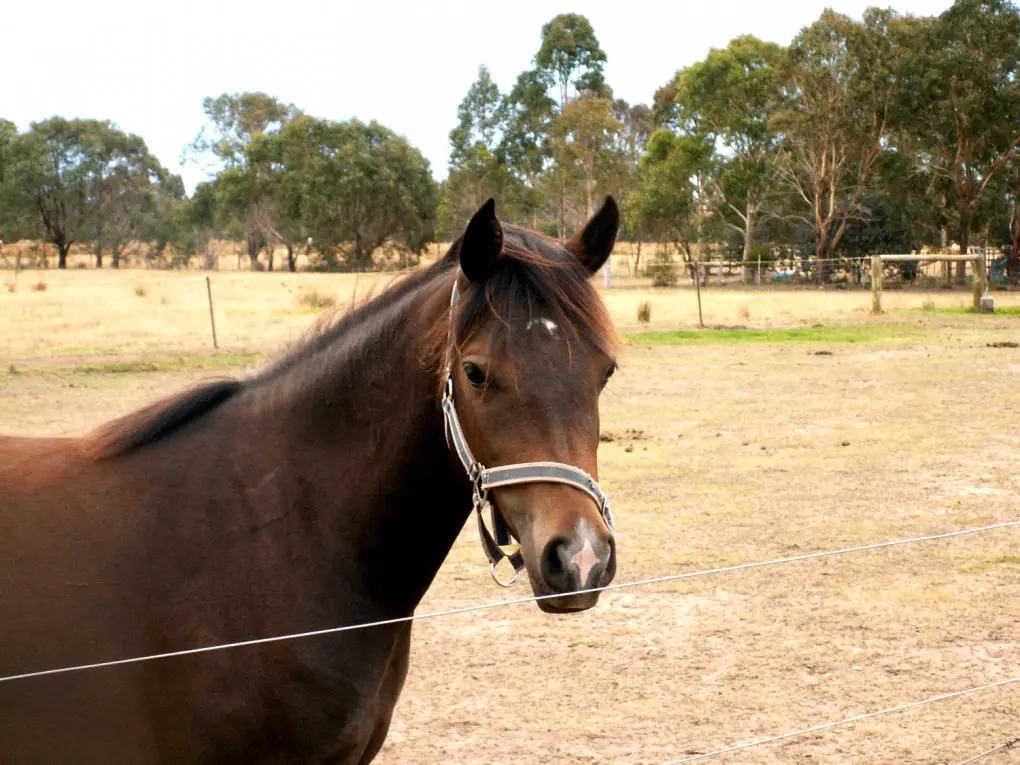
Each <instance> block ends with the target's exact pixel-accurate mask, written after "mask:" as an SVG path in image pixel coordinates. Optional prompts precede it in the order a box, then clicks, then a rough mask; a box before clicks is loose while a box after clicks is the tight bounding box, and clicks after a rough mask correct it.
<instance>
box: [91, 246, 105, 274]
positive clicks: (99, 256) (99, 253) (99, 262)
mask: <svg viewBox="0 0 1020 765" xmlns="http://www.w3.org/2000/svg"><path fill="white" fill-rule="evenodd" d="M93 254H94V255H95V256H96V268H102V267H103V248H102V245H100V244H99V242H96V246H95V249H94V250H93Z"/></svg>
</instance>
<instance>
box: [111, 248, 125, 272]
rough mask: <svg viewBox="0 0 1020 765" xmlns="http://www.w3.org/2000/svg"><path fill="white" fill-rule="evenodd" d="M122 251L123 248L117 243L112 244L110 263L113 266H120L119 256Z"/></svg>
mask: <svg viewBox="0 0 1020 765" xmlns="http://www.w3.org/2000/svg"><path fill="white" fill-rule="evenodd" d="M122 251H123V250H122V248H121V247H120V246H119V245H116V244H115V245H114V246H113V250H112V257H113V260H112V261H111V262H110V265H111V266H113V267H114V268H120V256H121V252H122Z"/></svg>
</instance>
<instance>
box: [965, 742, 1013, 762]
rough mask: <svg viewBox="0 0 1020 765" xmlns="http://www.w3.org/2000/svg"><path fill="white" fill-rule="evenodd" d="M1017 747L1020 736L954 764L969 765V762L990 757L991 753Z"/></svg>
mask: <svg viewBox="0 0 1020 765" xmlns="http://www.w3.org/2000/svg"><path fill="white" fill-rule="evenodd" d="M1017 748H1020V737H1018V738H1015V739H1013V740H1012V741H1007V742H1006V743H1005V744H1000V745H999V746H997V747H995V748H993V749H989V750H988V751H986V752H982V753H981V754H978V755H975V756H974V757H971V758H970V759H969V760H964V761H963V762H958V763H957V764H956V765H971V763H974V762H980V761H981V760H984V759H986V758H987V757H991V756H992V755H993V754H998V753H999V752H1005V751H1007V750H1009V749H1017Z"/></svg>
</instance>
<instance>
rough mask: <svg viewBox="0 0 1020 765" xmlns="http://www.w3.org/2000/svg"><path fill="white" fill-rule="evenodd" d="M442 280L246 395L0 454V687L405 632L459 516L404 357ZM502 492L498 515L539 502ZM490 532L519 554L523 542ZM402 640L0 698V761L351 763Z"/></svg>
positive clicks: (439, 309) (320, 343) (375, 744)
mask: <svg viewBox="0 0 1020 765" xmlns="http://www.w3.org/2000/svg"><path fill="white" fill-rule="evenodd" d="M613 231H614V234H615V227H614V229H613ZM455 265H456V264H455V262H454V263H453V266H455ZM454 271H455V268H451V263H450V262H440V263H439V264H437V265H435V266H433V267H430V268H429V269H426V270H425V271H424V272H422V273H420V274H417V275H415V276H411V277H408V278H406V279H405V280H404V281H403V282H402V283H401V284H399V285H398V286H397V287H395V288H393V289H391V290H390V291H389V292H387V293H386V294H384V295H383V296H382V297H380V298H378V299H376V300H375V301H373V303H370V304H369V306H368V307H367V308H366V309H362V310H369V309H371V311H370V313H371V317H372V321H370V322H369V321H365V322H358V321H357V318H358V317H356V316H355V317H353V318H348V319H344V321H343V322H341V325H340V326H339V327H337V328H336V330H335V331H330V332H326V333H323V334H322V335H321V336H320V337H318V338H317V339H316V340H315V341H313V342H312V343H310V344H308V345H307V346H305V347H304V348H302V349H299V351H298V352H297V353H296V354H293V355H292V356H291V357H288V358H285V359H284V360H283V361H282V362H281V363H280V364H278V365H277V366H275V367H271V368H270V369H269V370H268V371H266V372H263V373H260V374H259V375H257V376H256V377H255V378H253V379H252V380H249V381H246V382H243V383H239V382H237V381H225V382H213V383H210V384H208V385H206V386H203V387H201V388H197V389H195V390H192V391H188V392H186V393H184V394H182V395H180V396H178V397H176V398H173V399H169V400H167V401H163V402H159V403H157V404H155V405H153V406H152V407H149V408H147V409H143V410H141V411H139V412H136V413H134V414H132V415H128V416H127V417H125V418H122V419H121V420H118V421H114V422H113V423H110V424H108V425H106V426H104V427H101V428H100V429H98V430H97V431H95V432H93V433H92V434H89V435H88V436H86V437H84V438H80V439H19V438H0V619H2V625H0V677H6V676H10V675H16V674H21V673H29V672H35V671H41V670H47V669H54V668H61V667H69V666H77V665H82V664H90V663H98V662H106V661H116V660H119V659H124V658H128V657H137V656H148V655H153V654H160V653H164V652H172V651H180V650H186V649H192V648H199V647H203V646H210V645H216V644H222V643H229V642H235V641H244V640H251V639H257V638H262V637H271V636H275V635H281V634H288V633H294V632H303V631H313V630H319V629H325V628H330V627H335V626H338V625H345V624H351V623H364V622H371V621H377V620H383V619H391V618H394V617H403V616H408V615H410V614H412V613H413V611H414V609H415V607H416V606H417V604H418V603H419V601H420V600H421V598H422V597H423V596H424V594H425V592H426V590H427V589H428V587H429V586H430V584H431V582H432V580H433V578H434V577H435V574H436V573H437V572H438V570H439V567H440V565H441V564H442V562H443V560H444V559H445V557H446V555H447V553H448V552H449V549H450V547H451V546H452V544H453V542H454V541H455V539H456V537H457V535H458V533H459V531H460V529H461V527H462V526H463V524H464V521H465V520H466V518H467V515H468V512H469V511H470V508H471V483H470V481H469V480H468V478H467V476H465V475H464V473H463V472H462V471H459V470H458V468H459V466H458V465H457V464H456V463H455V461H454V460H455V458H454V456H453V455H452V454H451V452H450V450H449V448H448V446H447V443H446V440H445V438H444V430H443V417H442V413H441V411H440V409H439V406H438V400H437V392H438V389H439V385H438V381H437V369H436V365H435V364H432V365H429V364H424V363H421V362H422V358H423V356H427V355H428V353H429V348H428V344H429V342H430V340H429V335H428V333H427V332H423V331H421V328H422V327H425V326H433V325H440V324H441V323H442V322H443V320H444V317H445V312H446V311H447V310H448V305H449V303H448V301H449V292H448V289H449V286H450V284H451V281H452V279H453V278H456V274H455V273H454ZM344 322H347V324H346V325H345V324H344ZM578 374H581V372H578ZM466 418H467V423H468V425H467V427H468V428H469V429H470V428H471V422H472V412H471V411H470V410H468V412H467V415H466ZM475 438H476V439H477V435H475ZM575 440H576V439H575ZM596 442H597V438H596ZM571 443H572V442H571ZM553 491H554V492H556V491H558V492H559V494H551V495H550V496H557V497H558V496H560V494H562V493H563V492H564V491H566V492H568V493H569V492H570V490H569V489H564V487H554V489H553ZM505 496H506V497H507V498H508V499H507V500H506V503H507V507H510V508H516V507H517V506H518V505H520V503H521V497H525V498H528V497H533V496H535V490H534V487H528V491H525V492H520V491H519V492H517V494H514V493H513V492H512V491H511V490H507V491H506V493H505ZM584 501H585V500H578V499H576V498H574V497H573V496H571V497H569V498H568V502H567V504H568V505H569V503H570V502H574V503H577V502H582V503H583V502H584ZM515 503H516V504H515ZM579 506H580V507H582V509H583V512H584V513H586V514H587V517H592V518H597V515H595V514H594V510H593V508H591V507H588V506H585V505H579ZM508 512H509V511H504V513H503V514H504V515H507V514H508ZM567 520H570V519H569V518H568V519H565V520H564V521H563V523H561V524H560V525H561V526H563V528H567V527H566V525H565V524H566V523H567ZM508 521H510V522H511V525H512V528H513V531H514V534H515V536H517V537H518V538H519V539H521V540H522V544H524V543H525V540H528V541H529V542H530V540H532V539H533V538H534V537H535V536H536V534H537V532H536V531H535V530H534V528H537V527H534V528H528V527H527V525H526V523H525V522H522V521H521V519H520V517H519V516H517V515H513V514H511V515H510V516H509V517H508ZM594 522H595V521H591V522H590V523H594ZM542 523H545V524H547V525H548V524H549V523H551V521H550V520H549V519H545V520H543V521H542ZM571 523H574V525H575V526H576V525H577V524H576V522H575V521H573V520H572V521H571ZM528 524H530V522H528ZM582 525H583V524H582ZM564 533H567V532H564ZM557 539H561V537H557ZM586 539H588V540H589V542H588V543H590V540H592V539H595V537H594V536H592V535H591V534H590V533H589V534H588V537H586ZM557 544H560V545H565V544H566V542H564V541H560V542H558V543H557ZM598 544H599V542H598V540H596V545H598ZM589 549H590V548H589ZM548 557H549V556H548V555H545V556H543V560H544V558H548ZM537 558H538V555H537V554H536V555H534V556H529V572H531V573H532V578H533V579H534V578H535V576H536V575H537V576H541V574H540V573H538V572H539V570H540V567H541V566H544V565H545V564H544V563H541V562H540V561H539V562H536V559H537ZM603 568H607V567H605V566H603ZM599 572H600V573H599V575H601V576H605V575H604V574H602V573H601V572H602V568H600V569H599ZM558 573H559V575H560V576H561V578H562V576H563V572H562V571H560V570H558ZM608 576H611V573H609V574H608ZM587 577H588V572H587V571H585V574H584V578H585V579H586V578H587ZM575 579H576V576H575ZM594 579H595V576H594V575H593V580H594ZM564 581H566V586H565V588H564V589H565V590H569V589H570V587H569V585H570V584H571V582H570V581H567V580H564ZM582 585H583V582H582ZM593 604H594V601H591V602H588V601H585V604H584V605H583V606H581V607H590V605H593ZM567 605H569V603H568V604H567ZM410 634H411V628H410V624H409V623H402V624H398V625H388V626H380V627H372V628H368V629H362V630H354V631H350V632H344V633H340V634H333V635H325V636H316V637H307V638H303V639H300V640H289V641H280V642H270V643H265V644H260V645H254V646H244V647H239V648H234V649H231V650H221V651H214V652H207V653H197V654H191V655H186V656H177V657H170V658H165V659H160V660H155V661H148V662H142V663H133V664H126V665H121V666H113V667H104V668H98V669H90V670H86V671H80V672H73V673H66V674H56V675H50V676H44V677H35V678H29V679H22V680H13V681H8V682H3V683H0V763H3V765H37V764H39V763H64V762H76V763H81V764H82V765H91V763H95V764H96V765H100V764H101V765H128V764H129V763H130V764H131V765H136V764H138V763H144V764H148V763H174V764H175V765H197V764H198V763H202V764H203V765H219V764H220V763H224V764H225V763H236V762H244V763H249V764H250V765H261V764H263V763H264V764H266V765H270V764H271V765H284V764H287V765H289V764H290V763H334V764H336V765H358V764H359V763H368V762H370V761H371V760H372V759H373V758H374V756H375V755H376V753H377V752H378V750H379V748H380V747H381V746H382V743H383V741H384V739H385V736H386V732H387V730H388V727H389V723H390V719H391V715H392V713H393V709H394V707H395V705H396V702H397V699H398V696H399V694H400V691H401V688H402V685H403V682H404V678H405V675H406V672H407V668H408V657H409V651H410Z"/></svg>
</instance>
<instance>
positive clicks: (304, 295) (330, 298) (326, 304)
mask: <svg viewBox="0 0 1020 765" xmlns="http://www.w3.org/2000/svg"><path fill="white" fill-rule="evenodd" d="M297 302H298V305H302V306H305V307H307V308H318V309H323V308H334V307H336V295H330V294H328V293H325V292H319V291H318V290H316V289H310V290H307V291H306V292H301V293H299V294H298V296H297Z"/></svg>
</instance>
